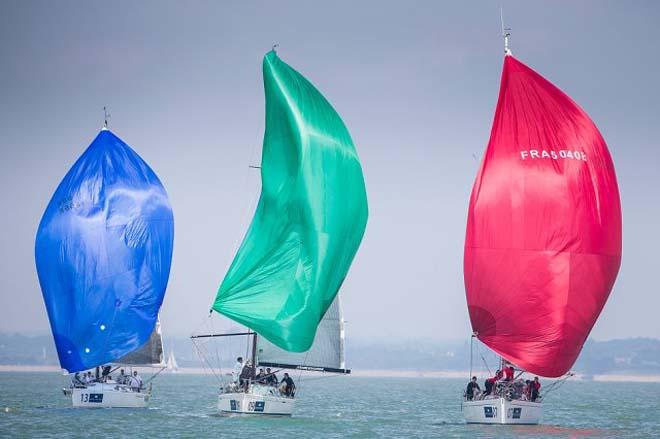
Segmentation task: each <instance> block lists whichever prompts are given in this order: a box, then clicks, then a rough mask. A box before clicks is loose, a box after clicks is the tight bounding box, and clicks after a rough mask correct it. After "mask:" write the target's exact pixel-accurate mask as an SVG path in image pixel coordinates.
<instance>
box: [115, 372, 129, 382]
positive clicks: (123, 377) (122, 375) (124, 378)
mask: <svg viewBox="0 0 660 439" xmlns="http://www.w3.org/2000/svg"><path fill="white" fill-rule="evenodd" d="M117 384H128V375H126V373H124V369H121V370H120V371H119V376H118V377H117Z"/></svg>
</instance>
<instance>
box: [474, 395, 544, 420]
mask: <svg viewBox="0 0 660 439" xmlns="http://www.w3.org/2000/svg"><path fill="white" fill-rule="evenodd" d="M462 408H463V415H464V416H465V422H466V423H468V424H502V425H508V424H511V425H516V424H519V425H534V424H538V423H539V422H541V415H542V408H543V404H542V403H540V402H532V401H522V400H511V401H509V400H507V399H506V398H492V399H481V400H474V401H464V402H463V407H462Z"/></svg>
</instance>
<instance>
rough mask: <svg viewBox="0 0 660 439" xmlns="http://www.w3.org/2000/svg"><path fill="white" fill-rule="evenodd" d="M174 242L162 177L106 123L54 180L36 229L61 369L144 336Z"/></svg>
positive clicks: (90, 362)
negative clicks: (59, 179) (57, 181)
mask: <svg viewBox="0 0 660 439" xmlns="http://www.w3.org/2000/svg"><path fill="white" fill-rule="evenodd" d="M173 240H174V219H173V216H172V208H171V207H170V203H169V200H168V198H167V193H166V192H165V189H164V188H163V185H162V184H161V182H160V180H159V179H158V177H157V176H156V174H155V173H154V172H153V171H152V170H151V168H150V167H149V166H148V165H147V164H146V163H145V162H144V160H142V159H141V158H140V156H138V155H137V153H136V152H135V151H133V150H132V149H131V148H130V147H129V146H128V145H126V144H125V143H124V142H122V141H121V139H119V138H118V137H117V136H115V135H114V134H113V133H112V132H110V131H109V130H107V129H104V130H102V131H101V132H100V133H99V135H98V136H97V137H96V139H94V141H93V142H92V144H91V145H90V146H89V147H88V148H87V150H86V151H85V152H84V153H83V155H82V156H81V157H80V158H79V159H78V161H77V162H76V163H75V164H74V165H73V167H72V168H71V170H69V172H68V173H67V174H66V176H65V177H64V179H63V180H62V182H61V183H60V185H59V186H58V188H57V190H56V191H55V194H54V195H53V198H52V199H51V200H50V203H49V204H48V207H47V208H46V212H45V213H44V216H43V218H42V219H41V223H40V224H39V229H38V231H37V238H36V244H35V259H36V264H37V273H38V275H39V282H40V284H41V291H42V293H43V297H44V302H45V304H46V309H47V311H48V317H49V319H50V325H51V329H52V331H53V337H54V339H55V345H56V346H57V353H58V356H59V359H60V364H61V366H62V367H63V368H64V369H67V370H68V371H69V372H77V371H80V370H85V369H89V368H93V367H96V366H98V365H102V364H105V363H110V362H112V361H113V360H115V359H118V358H120V357H122V356H123V355H125V354H127V353H129V352H131V351H134V350H136V349H138V348H140V346H142V345H143V344H144V343H146V342H147V340H148V339H149V336H150V335H151V332H152V330H153V329H154V326H155V324H156V319H157V317H158V310H159V309H160V306H161V304H162V302H163V297H164V296H165V289H166V287H167V280H168V277H169V273H170V265H171V261H172V245H173Z"/></svg>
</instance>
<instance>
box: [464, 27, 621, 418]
mask: <svg viewBox="0 0 660 439" xmlns="http://www.w3.org/2000/svg"><path fill="white" fill-rule="evenodd" d="M508 37H509V34H508V32H507V33H505V34H504V38H505V56H504V67H503V72H502V79H501V85H500V92H499V99H498V102H497V109H496V111H495V118H494V121H493V127H492V131H491V135H490V141H489V143H488V146H487V148H486V151H485V155H484V157H483V160H482V162H481V166H480V169H479V172H478V174H477V176H476V179H475V182H474V186H473V189H472V195H471V197H470V205H469V210H468V220H467V233H466V239H465V255H464V277H465V290H466V297H467V304H468V311H469V314H470V320H471V324H472V329H473V337H475V338H477V339H478V340H479V341H480V342H482V343H484V344H485V345H486V346H487V347H488V348H490V349H491V350H492V351H494V352H495V353H496V354H498V355H499V356H500V357H501V358H502V360H501V364H502V365H503V366H507V365H511V366H512V367H513V368H514V370H513V371H512V372H516V373H517V374H516V376H514V377H513V378H512V379H510V380H506V381H505V380H500V381H499V382H498V383H496V385H495V387H494V390H493V391H492V392H491V393H490V394H489V395H486V396H484V395H483V394H481V395H475V396H473V395H467V398H466V399H465V401H464V402H463V413H464V415H465V419H466V421H467V422H468V423H486V424H537V423H539V422H540V421H541V418H542V405H543V403H542V400H543V399H542V398H543V394H542V393H538V391H536V392H535V391H534V390H538V387H537V385H535V384H534V383H530V382H526V381H525V380H523V379H522V377H523V375H521V374H522V373H524V372H527V373H529V374H531V375H537V376H542V377H551V378H559V377H566V376H567V374H569V372H570V369H571V367H572V366H573V364H574V362H575V360H576V359H577V357H578V355H579V353H580V351H581V349H582V346H583V344H584V342H585V341H586V339H587V336H588V335H589V332H590V331H591V328H592V327H593V325H594V323H595V322H596V319H597V318H598V316H599V314H600V312H601V310H602V309H603V306H604V305H605V302H606V301H607V298H608V296H609V294H610V292H611V290H612V287H613V285H614V282H615V279H616V276H617V273H618V270H619V266H620V263H621V233H622V232H621V203H620V200H619V190H618V186H617V180H616V174H615V171H614V165H613V162H612V158H611V157H610V154H609V152H608V149H607V145H606V143H605V140H604V139H603V137H602V136H601V134H600V132H599V131H598V129H597V128H596V125H595V124H594V123H593V122H592V120H591V119H590V118H589V116H588V115H587V114H586V113H585V112H584V110H582V109H581V108H580V107H579V106H578V105H577V104H576V103H575V102H574V101H573V100H572V99H571V98H570V97H568V96H567V95H566V94H564V93H563V92H562V91H561V90H559V89H558V88H557V87H556V86H554V85H553V84H551V83H550V82H549V81H548V80H546V79H545V78H543V77H542V76H541V75H539V74H538V73H536V72H535V71H534V70H532V69H531V68H529V67H528V66H526V65H525V64H523V63H522V62H520V61H518V60H517V59H516V58H514V57H513V55H512V54H511V51H510V50H509V47H508ZM529 378H530V379H531V378H532V376H529ZM539 382H540V381H539ZM525 386H527V387H525ZM532 386H536V387H532ZM525 389H527V390H528V391H527V392H525ZM546 395H547V392H546Z"/></svg>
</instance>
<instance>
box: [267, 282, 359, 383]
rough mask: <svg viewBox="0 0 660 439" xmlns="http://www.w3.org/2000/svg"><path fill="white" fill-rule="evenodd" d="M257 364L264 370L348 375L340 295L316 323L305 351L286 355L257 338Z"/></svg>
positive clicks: (281, 350)
mask: <svg viewBox="0 0 660 439" xmlns="http://www.w3.org/2000/svg"><path fill="white" fill-rule="evenodd" d="M257 361H258V363H259V365H260V366H265V367H279V368H288V369H304V370H318V371H326V372H337V373H350V370H347V369H345V363H344V319H343V317H342V312H341V304H340V299H339V295H337V297H336V298H335V300H334V301H333V302H332V305H331V306H330V308H328V311H327V312H326V313H325V315H324V316H323V319H322V320H321V323H319V326H318V328H317V329H316V337H314V343H313V344H312V347H311V348H310V349H309V350H308V351H307V352H302V353H296V352H288V351H285V350H283V349H280V348H278V347H277V346H275V345H274V344H272V343H271V342H269V341H268V340H266V339H265V338H263V337H259V338H258V339H257Z"/></svg>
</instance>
